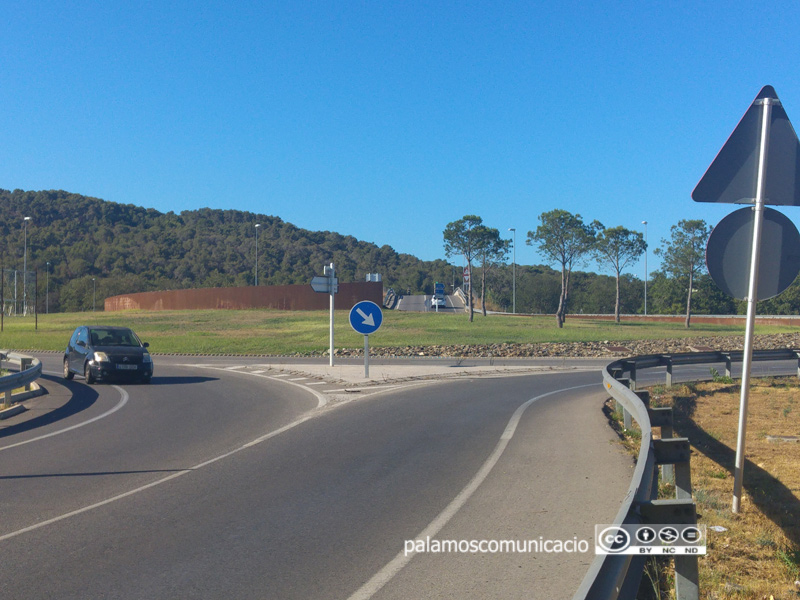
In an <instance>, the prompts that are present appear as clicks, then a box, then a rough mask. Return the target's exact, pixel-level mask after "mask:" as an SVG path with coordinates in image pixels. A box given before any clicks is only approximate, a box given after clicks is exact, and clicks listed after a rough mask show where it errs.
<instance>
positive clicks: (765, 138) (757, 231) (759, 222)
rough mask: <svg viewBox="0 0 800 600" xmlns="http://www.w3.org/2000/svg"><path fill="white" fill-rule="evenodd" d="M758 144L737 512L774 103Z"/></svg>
mask: <svg viewBox="0 0 800 600" xmlns="http://www.w3.org/2000/svg"><path fill="white" fill-rule="evenodd" d="M761 102H762V104H761V143H760V147H759V151H758V183H757V184H756V205H755V207H754V208H753V210H754V211H755V219H754V220H753V250H752V254H751V257H750V286H749V288H748V292H747V325H746V327H745V332H744V356H743V359H742V390H741V395H740V398H739V437H738V438H737V440H736V463H735V469H734V475H733V504H732V506H731V510H732V511H733V512H734V513H738V512H739V510H740V507H741V501H742V481H743V480H744V447H745V435H746V434H747V403H748V400H749V394H750V369H751V367H752V363H753V327H754V326H755V322H756V302H758V263H759V260H760V258H761V257H760V252H761V230H762V229H763V224H764V175H765V173H766V169H767V148H768V147H769V126H770V115H771V113H772V104H773V103H774V102H776V100H774V99H772V98H764V99H763V100H761Z"/></svg>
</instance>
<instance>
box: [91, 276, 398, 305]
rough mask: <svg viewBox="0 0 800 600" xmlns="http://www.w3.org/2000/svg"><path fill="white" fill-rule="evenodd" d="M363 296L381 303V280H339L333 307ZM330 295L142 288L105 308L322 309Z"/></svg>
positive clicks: (298, 289)
mask: <svg viewBox="0 0 800 600" xmlns="http://www.w3.org/2000/svg"><path fill="white" fill-rule="evenodd" d="M362 300H372V301H373V302H374V303H375V304H377V305H378V306H381V305H382V304H383V283H381V282H374V281H359V282H354V283H340V284H339V293H337V294H336V308H337V309H341V310H345V309H346V310H350V308H352V306H353V305H354V304H356V303H357V302H361V301H362ZM329 307H330V295H329V294H319V293H317V292H315V291H314V290H312V289H311V286H310V285H274V286H257V287H256V286H250V287H234V288H197V289H187V290H169V291H164V292H141V293H138V294H124V295H121V296H112V297H111V298H106V301H105V310H106V311H116V310H131V309H140V310H201V309H209V308H228V309H245V308H274V309H280V310H325V309H327V308H329Z"/></svg>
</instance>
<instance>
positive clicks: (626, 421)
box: [614, 377, 633, 429]
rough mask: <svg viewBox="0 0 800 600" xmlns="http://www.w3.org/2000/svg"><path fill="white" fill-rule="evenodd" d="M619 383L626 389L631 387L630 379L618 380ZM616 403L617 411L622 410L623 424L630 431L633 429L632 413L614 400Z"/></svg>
mask: <svg viewBox="0 0 800 600" xmlns="http://www.w3.org/2000/svg"><path fill="white" fill-rule="evenodd" d="M617 381H619V382H620V383H621V384H622V385H624V386H625V387H626V388H630V387H631V380H630V379H628V378H627V377H623V378H622V379H617ZM614 402H615V403H616V407H617V410H619V409H620V408H622V424H623V426H624V427H625V429H630V428H631V427H633V419H632V418H631V413H629V412H628V409H626V408H625V407H624V406H621V405H620V404H619V403H618V402H617V401H616V400H614Z"/></svg>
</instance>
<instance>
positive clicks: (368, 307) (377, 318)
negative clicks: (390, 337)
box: [350, 300, 383, 335]
mask: <svg viewBox="0 0 800 600" xmlns="http://www.w3.org/2000/svg"><path fill="white" fill-rule="evenodd" d="M381 323H383V312H382V311H381V307H380V306H378V305H377V304H375V303H374V302H370V301H369V300H362V301H361V302H359V303H358V304H356V305H355V306H354V307H353V308H351V309H350V326H351V327H352V328H353V329H355V331H356V333H360V334H361V335H370V334H371V333H375V332H376V331H378V328H380V326H381Z"/></svg>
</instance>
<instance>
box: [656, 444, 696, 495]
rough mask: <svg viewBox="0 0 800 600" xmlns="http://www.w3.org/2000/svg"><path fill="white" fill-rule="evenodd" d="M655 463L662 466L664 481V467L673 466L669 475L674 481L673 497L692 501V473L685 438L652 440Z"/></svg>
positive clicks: (689, 454)
mask: <svg viewBox="0 0 800 600" xmlns="http://www.w3.org/2000/svg"><path fill="white" fill-rule="evenodd" d="M653 449H654V450H655V454H656V463H657V464H659V465H663V467H662V478H663V479H664V480H666V479H667V478H666V473H664V472H663V469H664V467H667V466H673V465H674V466H673V469H674V472H673V473H671V475H672V477H673V478H674V480H675V497H676V498H677V499H678V500H686V499H688V500H691V499H692V471H691V467H690V466H689V459H690V457H691V448H690V446H689V440H688V439H687V438H671V439H660V440H653Z"/></svg>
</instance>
